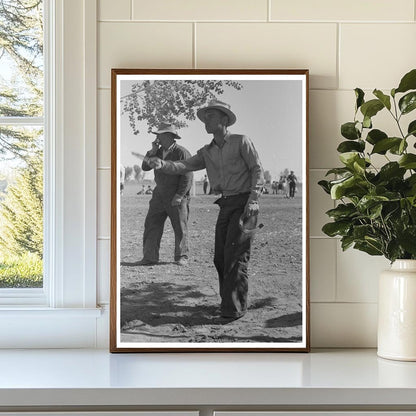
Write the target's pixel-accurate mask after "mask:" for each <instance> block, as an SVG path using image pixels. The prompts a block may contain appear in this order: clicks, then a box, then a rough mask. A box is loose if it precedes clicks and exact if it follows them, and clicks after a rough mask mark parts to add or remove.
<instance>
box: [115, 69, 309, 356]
mask: <svg viewBox="0 0 416 416" xmlns="http://www.w3.org/2000/svg"><path fill="white" fill-rule="evenodd" d="M308 75H309V72H308V70H305V69H300V70H176V69H175V70H149V69H113V70H112V83H111V122H112V127H111V129H112V143H111V146H112V147H111V149H112V160H111V162H112V163H111V187H112V189H111V197H112V201H111V302H110V309H111V312H110V315H111V316H110V319H111V324H110V351H111V352H165V351H168V352H226V351H230V352H249V351H250V352H262V351H265V352H274V351H291V352H294V351H299V352H307V351H309V348H310V347H309V345H310V343H309V338H310V335H309V243H308V239H309V232H308V229H309V209H308V157H307V156H308Z"/></svg>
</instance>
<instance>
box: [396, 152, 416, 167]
mask: <svg viewBox="0 0 416 416" xmlns="http://www.w3.org/2000/svg"><path fill="white" fill-rule="evenodd" d="M399 165H400V166H401V167H402V168H405V169H416V155H414V154H413V153H408V154H405V155H403V156H402V157H401V158H400V159H399Z"/></svg>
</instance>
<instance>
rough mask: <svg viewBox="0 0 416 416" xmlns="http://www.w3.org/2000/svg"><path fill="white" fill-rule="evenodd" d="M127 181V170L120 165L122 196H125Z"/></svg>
mask: <svg viewBox="0 0 416 416" xmlns="http://www.w3.org/2000/svg"><path fill="white" fill-rule="evenodd" d="M125 181H126V168H125V167H124V166H123V165H121V164H120V195H123V192H124V183H125Z"/></svg>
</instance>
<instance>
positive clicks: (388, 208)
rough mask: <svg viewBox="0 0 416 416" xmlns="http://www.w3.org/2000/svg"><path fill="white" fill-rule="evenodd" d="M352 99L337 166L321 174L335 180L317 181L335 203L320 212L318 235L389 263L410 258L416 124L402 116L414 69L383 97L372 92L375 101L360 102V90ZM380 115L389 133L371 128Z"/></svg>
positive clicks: (415, 233)
mask: <svg viewBox="0 0 416 416" xmlns="http://www.w3.org/2000/svg"><path fill="white" fill-rule="evenodd" d="M355 95H356V102H355V115H354V120H353V121H350V122H347V123H344V124H343V125H342V126H341V135H342V136H343V137H344V139H346V140H345V141H343V142H341V143H340V144H339V146H338V148H337V151H338V152H339V159H340V161H341V162H342V165H343V166H342V167H337V168H334V169H330V170H329V171H328V172H327V173H326V176H328V175H331V174H332V175H335V179H333V180H321V181H320V182H319V185H320V186H321V187H322V188H323V189H324V190H325V192H327V193H328V194H330V195H331V198H332V199H334V200H336V201H338V204H337V206H336V208H334V209H331V210H329V211H327V212H326V214H327V215H328V216H329V217H330V218H332V220H333V221H332V222H329V223H328V224H325V225H324V226H323V228H322V231H323V232H324V233H325V234H326V235H328V236H330V237H336V236H340V237H341V245H342V249H343V250H346V249H347V248H350V247H353V248H355V249H358V250H361V251H364V252H366V253H368V254H370V255H373V256H384V257H386V258H387V259H389V260H390V261H391V262H393V261H395V260H396V259H416V154H415V152H414V151H413V148H415V147H416V144H415V139H414V137H416V120H413V121H410V122H409V120H407V121H404V119H405V118H407V119H408V118H409V117H408V116H406V117H403V116H405V115H407V114H409V113H411V112H412V111H413V110H415V109H416V69H413V70H411V71H410V72H408V73H407V74H406V75H405V76H404V77H403V78H402V79H401V81H400V83H399V86H398V87H397V88H393V89H392V90H391V92H390V94H389V95H387V94H385V93H384V92H382V91H381V90H378V89H375V90H374V91H373V95H374V97H375V98H372V99H370V100H368V101H366V100H365V94H364V91H363V90H361V89H360V88H356V89H355ZM380 111H387V112H388V113H389V114H390V116H391V117H393V119H394V121H395V126H396V128H395V130H396V131H395V132H394V133H393V134H388V133H386V132H384V131H381V130H379V129H377V128H374V127H373V117H374V116H375V115H376V114H378V113H379V112H380ZM404 124H406V126H405V128H404V126H403V125H404ZM379 155H381V157H382V158H384V159H385V163H384V165H382V166H380V163H376V160H375V159H376V158H380V156H379Z"/></svg>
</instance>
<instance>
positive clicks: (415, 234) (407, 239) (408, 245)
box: [398, 226, 416, 254]
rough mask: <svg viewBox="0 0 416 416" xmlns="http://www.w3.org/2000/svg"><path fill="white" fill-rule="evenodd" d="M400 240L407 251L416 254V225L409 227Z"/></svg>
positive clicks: (400, 236)
mask: <svg viewBox="0 0 416 416" xmlns="http://www.w3.org/2000/svg"><path fill="white" fill-rule="evenodd" d="M398 242H399V244H400V246H401V247H403V249H404V250H405V251H407V252H408V253H411V254H416V227H415V226H411V227H407V228H406V229H405V230H404V231H403V232H402V233H401V234H400V235H399V238H398Z"/></svg>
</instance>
